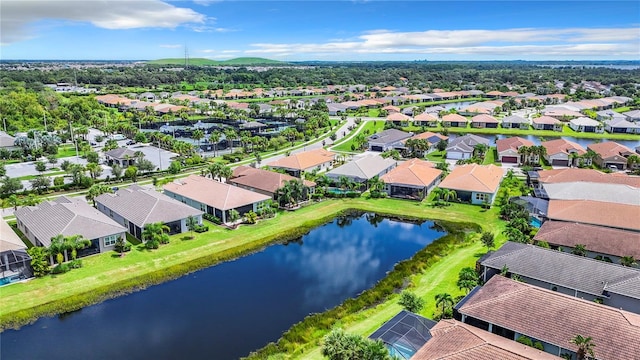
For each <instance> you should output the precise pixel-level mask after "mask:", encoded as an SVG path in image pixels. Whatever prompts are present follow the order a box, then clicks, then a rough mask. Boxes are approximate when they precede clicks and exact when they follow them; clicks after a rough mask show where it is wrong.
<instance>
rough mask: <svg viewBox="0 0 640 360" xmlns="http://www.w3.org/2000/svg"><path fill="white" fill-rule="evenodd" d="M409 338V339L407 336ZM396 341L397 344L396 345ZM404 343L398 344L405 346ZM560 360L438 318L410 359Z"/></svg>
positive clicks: (464, 325) (467, 326)
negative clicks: (423, 342) (422, 343)
mask: <svg viewBox="0 0 640 360" xmlns="http://www.w3.org/2000/svg"><path fill="white" fill-rule="evenodd" d="M410 338H412V337H410ZM401 340H404V339H400V340H398V342H400V341H401ZM405 342H406V340H404V341H402V343H405ZM462 359H487V360H489V359H500V360H560V359H561V358H560V357H557V356H554V355H551V354H548V353H545V352H542V351H540V350H538V349H536V348H533V347H531V346H527V345H524V344H521V343H519V342H516V341H513V340H507V339H505V338H504V337H502V336H500V335H496V334H494V333H491V332H489V331H485V330H482V329H479V328H477V327H475V326H471V325H469V324H465V323H463V322H460V321H457V320H454V319H442V320H440V321H439V322H438V323H437V324H436V325H435V326H432V327H431V328H430V329H429V338H428V340H427V342H426V343H425V344H424V345H423V346H422V347H421V348H420V349H419V350H418V351H417V352H416V353H415V355H413V356H412V357H411V360H462Z"/></svg>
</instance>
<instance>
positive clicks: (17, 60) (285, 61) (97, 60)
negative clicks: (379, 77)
mask: <svg viewBox="0 0 640 360" xmlns="http://www.w3.org/2000/svg"><path fill="white" fill-rule="evenodd" d="M243 58H248V57H244V56H242V57H236V58H229V59H215V60H214V59H207V58H204V57H202V58H201V57H198V58H189V60H194V59H205V60H212V61H220V62H224V61H227V60H235V59H243ZM166 59H182V58H178V57H175V58H158V59H0V63H2V62H20V61H23V62H119V61H120V62H149V61H157V60H166ZM263 59H265V60H273V61H280V62H281V63H283V64H286V63H312V62H318V63H323V62H326V63H375V62H384V63H394V62H395V63H414V62H427V63H429V62H431V63H446V62H453V63H476V62H481V63H491V62H531V63H544V62H566V63H569V62H576V63H637V64H640V59H637V60H625V59H604V60H602V59H583V60H576V59H567V60H561V59H541V60H526V59H514V60H502V59H488V60H447V59H442V60H429V59H415V60H319V59H310V60H286V59H285V60H275V59H269V58H263ZM175 65H181V64H175ZM258 65H260V64H258ZM262 65H264V64H262ZM193 66H198V65H193Z"/></svg>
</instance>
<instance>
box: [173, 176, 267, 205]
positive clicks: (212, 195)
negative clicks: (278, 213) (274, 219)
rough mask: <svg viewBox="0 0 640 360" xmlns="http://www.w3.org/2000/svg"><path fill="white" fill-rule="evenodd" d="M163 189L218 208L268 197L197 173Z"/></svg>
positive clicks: (246, 203) (252, 202) (253, 201)
mask: <svg viewBox="0 0 640 360" xmlns="http://www.w3.org/2000/svg"><path fill="white" fill-rule="evenodd" d="M164 189H165V190H166V191H170V192H172V193H174V194H178V195H181V196H184V197H187V198H189V199H192V200H195V201H197V202H200V203H203V204H207V205H209V206H211V207H214V208H216V209H219V210H231V209H236V208H239V207H242V206H245V205H250V204H254V203H257V202H260V201H265V200H269V199H270V197H269V196H266V195H262V194H258V193H255V192H253V191H249V190H245V189H242V188H239V187H237V186H232V185H229V184H224V183H221V182H218V181H215V180H211V179H207V178H204V177H202V176H197V175H189V176H188V177H186V178H184V179H179V180H176V181H175V182H172V183H169V184H167V185H165V186H164Z"/></svg>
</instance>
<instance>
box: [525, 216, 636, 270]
mask: <svg viewBox="0 0 640 360" xmlns="http://www.w3.org/2000/svg"><path fill="white" fill-rule="evenodd" d="M533 240H535V241H545V242H547V243H548V244H549V245H550V246H551V248H552V249H556V250H560V249H562V250H563V251H567V252H571V251H573V249H574V248H575V247H576V246H577V245H583V246H584V247H585V248H586V255H587V256H588V257H590V258H596V259H601V260H605V261H609V260H610V261H611V262H613V263H615V264H617V263H619V262H620V259H621V258H622V257H625V256H631V257H633V258H634V259H640V233H638V232H634V231H629V230H620V229H613V228H608V227H604V226H597V225H587V224H579V223H574V222H564V221H553V220H547V221H545V222H544V223H543V224H542V226H541V227H540V229H539V230H538V232H537V233H536V235H535V237H534V238H533Z"/></svg>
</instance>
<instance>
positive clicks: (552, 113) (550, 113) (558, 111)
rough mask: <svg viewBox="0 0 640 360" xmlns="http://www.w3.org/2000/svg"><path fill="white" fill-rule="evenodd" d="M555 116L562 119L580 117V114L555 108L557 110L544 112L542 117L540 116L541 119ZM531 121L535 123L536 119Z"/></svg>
mask: <svg viewBox="0 0 640 360" xmlns="http://www.w3.org/2000/svg"><path fill="white" fill-rule="evenodd" d="M556 116H557V117H563V116H569V117H580V116H582V114H581V113H579V112H577V111H572V110H568V109H558V108H557V109H553V110H548V111H545V112H544V116H541V117H556ZM537 119H540V118H537ZM533 121H536V118H534V119H533Z"/></svg>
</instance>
